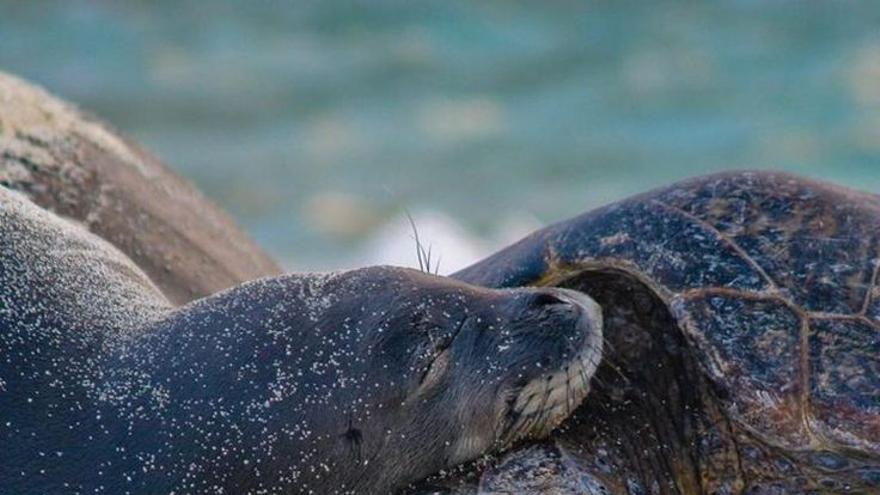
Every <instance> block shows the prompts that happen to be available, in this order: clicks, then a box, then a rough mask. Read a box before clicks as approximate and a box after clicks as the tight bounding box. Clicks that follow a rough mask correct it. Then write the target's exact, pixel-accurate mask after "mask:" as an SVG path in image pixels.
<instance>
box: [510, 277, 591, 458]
mask: <svg viewBox="0 0 880 495" xmlns="http://www.w3.org/2000/svg"><path fill="white" fill-rule="evenodd" d="M529 296H530V301H529V304H528V306H529V308H530V311H531V313H530V314H529V317H528V318H526V321H524V322H523V323H524V325H525V328H523V329H522V331H523V339H524V340H525V341H526V342H528V343H529V346H530V348H531V349H530V353H529V354H530V356H532V357H534V359H535V361H534V362H533V363H526V365H525V366H523V367H522V368H521V369H522V370H523V371H524V372H523V373H521V374H520V377H521V380H520V381H519V385H520V386H517V387H515V388H514V389H513V390H512V391H511V393H510V395H509V396H508V402H507V413H506V416H507V427H506V428H505V432H504V434H503V435H502V436H501V440H502V441H503V442H504V443H507V444H509V443H510V442H514V441H516V440H518V439H521V438H524V437H542V436H546V435H547V434H549V433H550V431H552V430H553V429H554V428H555V427H556V426H558V425H559V424H560V423H561V422H562V421H563V420H565V419H566V418H567V417H568V416H569V415H570V414H571V413H572V412H573V411H574V410H575V408H577V406H578V405H580V403H581V402H582V401H583V400H584V399H585V398H586V396H587V393H588V392H589V389H590V379H591V378H592V376H593V374H594V373H595V372H596V367H597V366H598V363H599V360H600V359H601V355H602V310H601V308H600V307H599V305H598V304H597V303H596V302H595V301H593V300H592V299H591V298H590V297H589V296H587V295H586V294H583V293H581V292H578V291H574V290H570V289H560V288H542V289H536V290H534V291H533V292H531V293H530V294H529Z"/></svg>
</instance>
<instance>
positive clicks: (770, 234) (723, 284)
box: [437, 172, 880, 495]
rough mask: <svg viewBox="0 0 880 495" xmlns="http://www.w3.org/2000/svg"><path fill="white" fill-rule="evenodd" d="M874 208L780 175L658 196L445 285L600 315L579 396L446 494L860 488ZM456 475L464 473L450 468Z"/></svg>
mask: <svg viewBox="0 0 880 495" xmlns="http://www.w3.org/2000/svg"><path fill="white" fill-rule="evenodd" d="M878 270H880V197H878V196H875V195H872V194H867V193H862V192H858V191H854V190H849V189H845V188H841V187H837V186H834V185H830V184H827V183H822V182H816V181H812V180H807V179H803V178H798V177H795V176H792V175H787V174H783V173H767V172H738V173H726V174H722V175H712V176H708V177H702V178H697V179H694V180H689V181H686V182H682V183H678V184H675V185H673V186H671V187H667V188H664V189H660V190H656V191H653V192H649V193H646V194H643V195H640V196H636V197H633V198H631V199H627V200H624V201H622V202H619V203H617V204H613V205H610V206H607V207H604V208H601V209H598V210H595V211H593V212H590V213H587V214H584V215H582V216H579V217H576V218H573V219H571V220H568V221H564V222H562V223H559V224H556V225H553V226H550V227H548V228H545V229H543V230H540V231H538V232H536V233H534V234H533V235H531V236H529V237H527V238H525V239H523V240H522V241H520V242H518V243H517V244H514V245H512V246H510V247H508V248H507V249H504V250H502V251H500V252H499V253H497V254H495V255H493V256H491V257H489V258H487V259H486V260H484V261H481V262H479V263H477V264H475V265H473V266H471V267H469V268H466V269H464V270H463V271H461V272H459V273H457V274H456V275H454V276H455V277H457V278H459V279H461V280H464V281H467V282H469V283H473V284H480V285H484V286H488V287H517V286H524V285H537V286H562V287H569V288H575V289H578V290H581V291H584V292H586V293H587V294H590V295H591V296H592V297H593V298H594V299H596V300H597V301H598V302H599V303H600V304H601V305H602V307H603V311H604V317H605V335H606V339H607V340H606V349H605V356H606V357H605V363H606V364H605V365H604V366H603V367H602V368H601V369H600V371H599V372H598V374H597V376H596V384H597V388H596V390H595V391H594V392H593V393H591V397H590V400H588V401H587V403H586V404H584V406H582V407H581V408H580V409H579V410H578V411H576V413H575V415H574V417H573V418H572V419H571V420H570V421H568V422H566V424H565V425H563V427H562V428H561V429H560V430H558V431H557V432H556V433H555V434H554V436H553V438H552V441H550V442H548V443H546V444H543V445H538V446H531V447H528V448H525V449H520V450H517V451H514V452H512V453H511V454H510V455H508V456H507V457H505V458H502V459H497V460H494V461H493V462H492V463H490V464H491V466H490V467H489V468H488V469H486V470H485V471H484V472H483V473H482V476H481V478H480V479H479V480H478V481H474V480H473V479H471V480H470V481H468V480H465V481H462V480H459V479H453V480H450V479H448V478H447V479H441V480H440V481H439V482H437V485H439V486H445V487H446V488H443V489H442V490H439V491H443V490H451V491H454V492H460V493H473V492H475V491H478V490H479V491H480V492H481V493H523V494H530V493H555V494H574V493H587V494H607V493H613V494H631V495H640V494H669V493H683V494H702V493H705V494H739V493H748V494H800V493H880V288H878V280H877V279H878ZM463 478H467V476H463Z"/></svg>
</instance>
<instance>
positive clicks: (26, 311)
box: [0, 188, 601, 494]
mask: <svg viewBox="0 0 880 495" xmlns="http://www.w3.org/2000/svg"><path fill="white" fill-rule="evenodd" d="M0 216H2V217H0V220H2V221H0V254H2V256H0V287H2V289H0V443H2V444H3V445H4V448H3V449H0V486H2V487H4V489H8V490H10V491H11V492H12V493H22V494H30V493H34V494H36V493H114V494H117V493H131V494H139V493H221V492H222V493H389V492H392V491H394V490H397V489H399V488H401V487H403V486H405V485H406V484H408V483H410V482H413V481H416V480H418V479H420V478H423V477H425V476H428V475H429V474H431V473H434V472H437V471H439V470H442V469H446V468H449V467H451V466H454V465H456V464H459V463H462V462H466V461H469V460H471V459H474V458H475V457H477V456H479V455H481V454H483V453H485V452H489V451H494V450H497V449H501V448H504V447H506V446H508V445H510V444H511V443H513V442H515V441H517V440H519V439H522V438H526V437H541V436H545V435H547V434H548V433H549V431H550V430H551V429H552V428H554V427H555V426H556V425H557V424H558V423H559V422H560V421H561V420H562V419H564V418H565V417H566V416H567V415H568V414H569V413H570V412H571V411H572V410H573V409H574V408H575V407H576V405H577V404H579V403H580V402H581V401H582V400H583V399H584V397H585V395H586V393H587V390H588V388H589V381H590V377H591V376H592V374H593V372H594V371H595V369H596V365H597V363H598V360H599V358H600V352H601V351H600V349H601V314H600V311H599V309H598V306H596V304H595V303H594V302H592V300H590V299H589V298H587V297H586V296H583V295H581V294H579V293H577V292H573V291H567V290H561V289H517V290H488V289H482V288H479V287H476V286H471V285H468V284H464V283H462V282H458V281H454V280H450V279H446V278H443V277H435V276H431V275H427V274H424V273H421V272H417V271H413V270H407V269H400V268H392V267H372V268H365V269H361V270H354V271H350V272H342V273H336V274H304V275H285V276H281V277H276V278H268V279H261V280H258V281H254V282H250V283H246V284H244V285H242V286H239V287H236V288H233V289H229V290H227V291H224V292H221V293H218V294H215V295H213V296H210V297H208V298H204V299H201V300H198V301H195V302H193V303H191V304H188V305H186V306H182V307H175V306H174V305H172V304H171V303H170V302H169V301H168V300H167V299H166V298H165V296H163V295H162V293H161V292H160V291H159V290H158V289H156V287H155V286H153V284H152V283H151V282H150V280H149V279H148V278H147V277H146V276H145V275H144V274H143V273H142V272H141V271H140V270H139V269H138V268H137V267H136V266H135V265H134V264H133V263H131V262H130V261H129V260H128V259H127V258H126V257H125V256H124V255H122V254H121V253H119V252H118V251H117V250H116V249H115V248H113V247H112V246H110V245H109V244H107V243H106V242H104V241H102V240H100V239H98V238H96V237H94V236H93V235H91V234H89V233H88V232H86V231H84V230H83V229H80V228H78V227H76V226H75V225H72V224H70V223H69V222H67V221H65V220H62V219H60V218H58V217H56V216H54V215H52V214H51V213H48V212H46V211H45V210H42V209H40V208H38V207H36V206H35V205H33V204H32V203H31V202H30V201H28V200H27V199H25V198H24V197H22V196H20V195H19V194H17V193H13V192H9V191H7V190H5V189H2V188H0Z"/></svg>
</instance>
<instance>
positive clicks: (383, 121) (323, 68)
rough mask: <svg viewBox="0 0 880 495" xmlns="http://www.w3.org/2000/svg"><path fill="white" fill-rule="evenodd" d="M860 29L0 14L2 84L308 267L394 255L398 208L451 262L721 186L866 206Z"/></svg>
mask: <svg viewBox="0 0 880 495" xmlns="http://www.w3.org/2000/svg"><path fill="white" fill-rule="evenodd" d="M878 26H880V2H876V1H870V2H868V1H866V2H819V1H815V2H811V1H798V2H794V1H773V2H763V1H761V2H759V1H749V0H739V1H721V2H712V3H711V4H709V3H708V2H707V3H703V2H683V1H682V2H662V3H661V2H627V1H615V2H606V1H601V2H600V1H596V2H586V3H584V2H568V1H558V2H556V1H552V2H532V3H525V2H521V3H520V2H501V1H484V2H479V3H476V2H465V1H449V0H446V1H433V2H409V1H391V0H382V1H376V0H372V1H369V2H367V1H364V2H327V1H323V2H317V1H316V2H303V1H300V2H294V3H283V2H269V1H264V2H247V3H245V2H239V3H233V2H230V3H220V2H201V1H199V2H130V3H120V2H109V1H106V2H102V1H88V2H75V1H69V2H67V1H65V2H57V3H52V2H7V1H0V69H2V70H6V71H9V72H13V73H17V74H20V75H22V76H24V77H27V78H29V79H32V80H35V81H37V82H39V83H40V84H43V85H45V86H46V87H48V88H50V89H51V90H52V91H53V92H55V93H57V94H60V95H62V96H63V97H65V98H67V99H70V100H73V101H75V102H78V103H79V104H80V105H81V106H83V107H85V108H87V109H89V110H91V111H93V112H94V113H97V114H99V115H101V116H103V117H104V118H106V119H107V120H109V121H111V122H112V123H113V124H114V125H116V126H117V127H118V128H120V129H122V130H123V131H125V132H126V133H128V134H130V135H132V136H134V137H135V138H136V139H138V140H140V141H142V142H143V143H145V145H146V146H147V147H148V148H150V149H152V150H154V151H155V152H156V153H157V154H159V155H160V156H161V157H163V158H164V159H165V160H166V161H168V162H169V163H170V164H171V165H173V167H174V168H176V169H177V170H178V171H179V172H180V173H182V174H183V175H185V176H187V177H189V178H190V179H192V180H193V181H195V182H196V183H197V184H198V185H199V186H200V187H201V188H202V189H203V190H205V191H206V192H207V194H208V195H209V196H211V197H212V198H214V199H215V200H216V201H218V202H219V203H221V204H222V205H223V206H224V207H226V208H227V209H229V210H230V211H231V212H232V213H233V215H234V216H235V217H236V218H238V220H239V221H240V222H241V223H242V225H243V226H244V227H245V228H246V229H247V230H248V231H249V232H250V233H251V234H252V235H253V236H254V237H256V238H257V239H258V241H259V242H260V243H261V244H263V245H264V246H266V247H267V248H268V249H269V250H270V251H271V252H272V253H273V254H275V255H276V256H278V257H279V258H281V259H283V260H285V261H286V262H287V263H288V265H289V266H291V267H293V268H312V269H323V268H333V267H338V266H344V265H348V264H353V263H361V262H372V261H375V260H376V259H378V258H379V255H380V254H382V253H386V252H391V251H395V252H397V251H396V250H398V249H399V247H400V246H397V245H394V241H393V240H394V239H395V238H402V241H401V242H403V243H411V241H410V240H409V239H408V238H407V236H406V234H405V233H401V232H405V231H401V230H400V229H399V228H397V227H394V226H395V225H396V226H398V227H399V225H400V222H401V218H402V217H401V214H402V212H403V210H404V209H408V210H410V211H412V212H414V216H415V217H416V221H417V222H422V223H423V224H424V225H425V226H426V228H428V229H429V230H430V229H435V233H436V236H439V237H441V238H440V239H432V241H434V242H436V243H437V245H438V246H439V247H438V248H437V250H438V251H440V252H441V255H442V254H446V255H447V258H449V259H457V258H456V257H458V258H467V257H471V256H478V255H480V254H482V253H484V252H486V251H488V250H491V249H493V248H494V247H496V246H498V245H500V244H504V243H506V242H509V241H510V240H511V239H512V238H514V237H516V236H518V235H520V234H521V233H522V232H524V231H527V230H528V229H530V228H533V227H535V226H537V225H540V224H543V223H546V222H550V221H553V220H557V219H562V218H564V217H567V216H571V215H574V214H577V213H579V212H581V211H584V210H587V209H590V208H593V207H595V206H597V205H601V204H604V203H606V202H609V201H612V200H615V199H619V198H621V197H624V196H626V195H629V194H632V193H635V192H639V191H642V190H645V189H647V188H651V187H654V186H657V185H661V184H665V183H669V182H672V181H674V180H677V179H680V178H683V177H687V176H692V175H696V174H701V173H706V172H711V171H717V170H723V169H731V168H774V169H784V170H790V171H795V172H799V173H803V174H808V175H811V176H815V177H821V178H827V179H830V180H834V181H837V182H841V183H844V184H848V185H852V186H856V187H859V188H862V189H868V190H874V191H880V29H878ZM432 218H439V219H440V220H437V221H436V222H435V221H433V220H430V219H432ZM388 222H391V227H388ZM436 225H439V226H440V227H436ZM395 229H396V230H395ZM444 229H445V230H444ZM383 232H384V234H383ZM453 233H454V234H455V235H454V236H453ZM389 236H390V238H391V240H390V241H389V240H388V238H389ZM450 237H456V239H458V240H457V241H456V242H457V244H455V245H448V246H444V245H443V238H450ZM444 251H445V253H444ZM406 252H407V253H411V252H412V251H406ZM371 253H372V254H371ZM376 253H379V254H376ZM462 253H464V254H462ZM412 257H413V258H414V256H412ZM406 261H407V260H401V261H400V262H406ZM410 261H411V260H410ZM462 262H463V261H456V262H455V263H452V265H450V269H451V268H454V267H455V265H456V264H460V263H462Z"/></svg>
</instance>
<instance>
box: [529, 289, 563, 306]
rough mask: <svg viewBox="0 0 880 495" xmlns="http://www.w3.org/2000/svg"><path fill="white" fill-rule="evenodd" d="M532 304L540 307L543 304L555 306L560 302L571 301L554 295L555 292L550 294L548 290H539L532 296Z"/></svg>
mask: <svg viewBox="0 0 880 495" xmlns="http://www.w3.org/2000/svg"><path fill="white" fill-rule="evenodd" d="M530 304H531V305H532V307H536V308H539V307H543V306H555V305H559V304H566V305H567V304H569V303H568V301H566V300H564V299H560V298H559V297H557V296H554V295H553V294H550V293H548V292H539V293H537V294H535V295H534V296H532V300H531V301H530Z"/></svg>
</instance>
